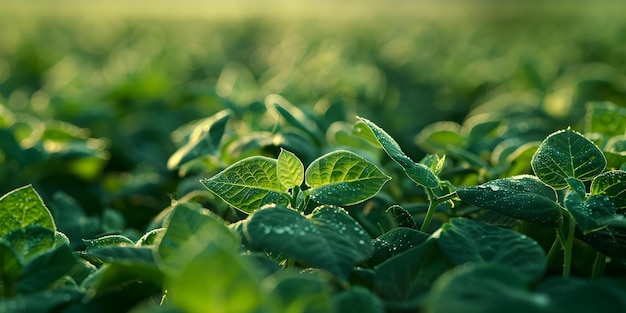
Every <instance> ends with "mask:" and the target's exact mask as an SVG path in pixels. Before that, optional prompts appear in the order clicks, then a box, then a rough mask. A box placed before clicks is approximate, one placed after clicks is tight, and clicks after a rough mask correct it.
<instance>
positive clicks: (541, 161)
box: [531, 129, 606, 189]
mask: <svg viewBox="0 0 626 313" xmlns="http://www.w3.org/2000/svg"><path fill="white" fill-rule="evenodd" d="M531 165H532V168H533V171H534V172H535V175H537V177H539V179H541V180H542V181H543V182H544V183H546V184H548V185H550V186H552V187H554V188H556V189H562V188H565V187H567V186H568V185H567V181H566V179H567V178H569V177H573V178H577V179H579V180H581V181H587V180H591V179H593V178H594V177H595V176H597V175H598V174H600V173H602V170H604V167H605V166H606V159H605V158H604V154H603V153H602V151H601V150H600V149H599V148H598V147H597V146H596V145H595V144H594V143H593V142H592V141H591V140H589V139H587V138H585V137H584V136H583V135H582V134H580V133H578V132H576V131H573V130H571V129H566V130H561V131H557V132H555V133H552V134H551V135H549V136H548V137H547V138H546V139H545V140H544V141H543V142H542V143H541V145H540V146H539V149H537V152H535V154H534V155H533V158H532V161H531Z"/></svg>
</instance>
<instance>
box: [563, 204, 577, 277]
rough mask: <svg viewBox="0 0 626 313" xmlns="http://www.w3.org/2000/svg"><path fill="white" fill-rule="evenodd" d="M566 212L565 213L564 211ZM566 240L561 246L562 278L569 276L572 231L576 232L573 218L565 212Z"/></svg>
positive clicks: (572, 239)
mask: <svg viewBox="0 0 626 313" xmlns="http://www.w3.org/2000/svg"><path fill="white" fill-rule="evenodd" d="M566 212H567V211H566ZM567 213H568V214H567V219H568V221H567V223H568V224H567V226H568V230H567V238H566V239H565V245H564V246H563V277H564V278H567V277H569V276H570V272H571V267H572V248H573V246H574V231H575V230H576V221H575V220H574V217H573V216H572V215H571V214H570V213H569V212H567Z"/></svg>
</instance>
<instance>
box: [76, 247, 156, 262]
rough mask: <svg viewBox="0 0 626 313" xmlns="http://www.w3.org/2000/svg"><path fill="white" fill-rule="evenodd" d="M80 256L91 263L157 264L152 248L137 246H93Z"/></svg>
mask: <svg viewBox="0 0 626 313" xmlns="http://www.w3.org/2000/svg"><path fill="white" fill-rule="evenodd" d="M80 256H81V257H82V258H84V259H87V260H88V261H89V262H91V263H100V264H104V263H129V262H132V263H137V262H142V263H147V264H155V263H156V261H155V259H154V251H153V250H152V249H151V248H143V247H135V246H124V247H119V246H110V247H102V248H93V249H90V250H89V251H86V252H83V253H81V254H80Z"/></svg>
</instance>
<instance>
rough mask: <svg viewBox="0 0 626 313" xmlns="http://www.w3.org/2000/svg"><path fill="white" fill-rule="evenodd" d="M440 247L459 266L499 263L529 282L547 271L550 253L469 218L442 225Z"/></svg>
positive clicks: (523, 238)
mask: <svg viewBox="0 0 626 313" xmlns="http://www.w3.org/2000/svg"><path fill="white" fill-rule="evenodd" d="M438 242H439V246H440V247H441V250H442V251H443V252H444V253H445V255H446V256H447V257H448V259H450V260H451V261H452V262H453V263H454V264H456V265H462V264H466V263H471V264H497V265H499V266H506V267H509V268H510V269H511V270H512V271H516V272H517V273H519V274H520V275H521V276H522V277H524V278H525V279H527V280H528V281H535V280H537V279H539V278H540V277H541V276H542V275H543V273H544V271H545V257H546V254H545V252H544V251H543V249H542V248H541V246H539V244H537V242H536V241H535V240H533V239H531V238H529V237H527V236H526V235H523V234H520V233H518V232H516V231H513V230H510V229H505V228H500V227H496V226H491V225H487V224H484V223H482V222H478V221H473V220H469V219H465V218H453V219H451V220H450V222H449V223H447V224H444V225H443V226H442V232H441V235H440V236H439V241H438Z"/></svg>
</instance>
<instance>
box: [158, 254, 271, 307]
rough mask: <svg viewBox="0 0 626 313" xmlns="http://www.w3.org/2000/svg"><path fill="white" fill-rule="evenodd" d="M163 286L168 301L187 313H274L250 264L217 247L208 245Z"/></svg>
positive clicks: (267, 295)
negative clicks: (165, 289)
mask: <svg viewBox="0 0 626 313" xmlns="http://www.w3.org/2000/svg"><path fill="white" fill-rule="evenodd" d="M166 286H167V289H168V290H169V292H168V298H169V299H170V300H171V301H172V302H173V303H174V304H175V305H176V306H177V307H179V308H181V309H183V310H184V311H185V312H189V313H196V312H197V313H204V312H229V313H230V312H232V313H238V312H241V313H248V312H273V311H274V312H275V311H276V308H275V307H273V305H275V304H274V303H273V301H272V300H273V299H272V297H271V296H270V295H269V294H268V293H267V292H264V289H263V288H262V285H261V283H260V278H259V275H258V274H257V273H256V272H255V271H254V269H253V268H252V267H251V266H250V264H248V263H247V262H244V260H243V259H242V258H240V257H238V256H237V255H236V254H235V253H234V252H233V251H231V250H230V249H227V248H224V247H223V246H221V245H219V244H209V245H207V247H206V249H205V250H204V251H202V253H200V254H198V255H196V256H194V257H193V258H191V259H190V260H189V261H188V262H186V263H185V264H183V267H182V268H181V272H180V275H172V276H169V277H168V279H167V282H166Z"/></svg>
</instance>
